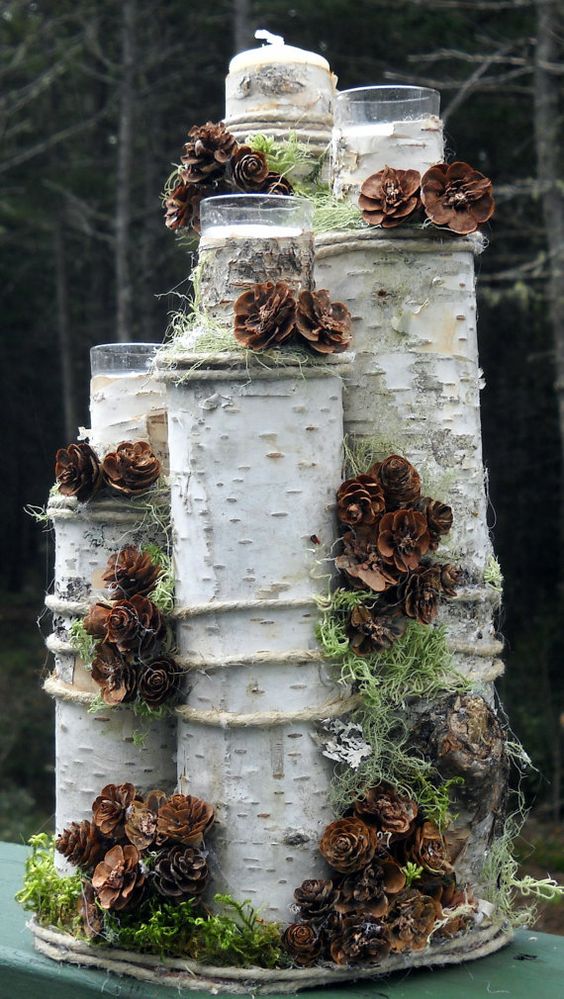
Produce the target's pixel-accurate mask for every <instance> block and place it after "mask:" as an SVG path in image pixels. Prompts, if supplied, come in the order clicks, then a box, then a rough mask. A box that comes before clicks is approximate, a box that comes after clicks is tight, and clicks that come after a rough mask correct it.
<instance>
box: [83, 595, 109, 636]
mask: <svg viewBox="0 0 564 999" xmlns="http://www.w3.org/2000/svg"><path fill="white" fill-rule="evenodd" d="M111 612H112V608H111V607H109V606H108V605H107V604H100V603H98V604H92V606H91V607H89V608H88V611H87V613H86V614H85V616H84V618H83V620H82V625H83V627H84V630H85V632H86V634H87V635H92V638H102V639H103V638H105V637H106V628H107V625H108V618H109V616H110V614H111Z"/></svg>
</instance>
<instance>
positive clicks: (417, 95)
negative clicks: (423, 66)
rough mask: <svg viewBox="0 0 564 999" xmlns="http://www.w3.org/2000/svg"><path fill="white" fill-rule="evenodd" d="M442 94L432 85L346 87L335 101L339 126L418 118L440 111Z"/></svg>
mask: <svg viewBox="0 0 564 999" xmlns="http://www.w3.org/2000/svg"><path fill="white" fill-rule="evenodd" d="M440 106H441V95H440V93H439V91H438V90H431V88H430V87H410V86H403V85H401V86H395V85H390V86H388V85H382V86H377V87H355V88H354V90H343V91H342V92H341V93H340V94H338V95H337V99H336V101H335V127H336V128H347V126H350V125H370V124H377V123H380V122H382V123H384V122H390V121H418V120H420V119H422V118H430V117H431V116H437V117H438V115H439V111H440Z"/></svg>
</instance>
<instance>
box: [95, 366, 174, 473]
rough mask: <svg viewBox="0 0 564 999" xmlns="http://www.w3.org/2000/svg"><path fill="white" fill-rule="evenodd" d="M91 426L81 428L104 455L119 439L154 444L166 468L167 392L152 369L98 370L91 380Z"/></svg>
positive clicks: (153, 446) (155, 450)
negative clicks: (102, 371) (86, 428)
mask: <svg viewBox="0 0 564 999" xmlns="http://www.w3.org/2000/svg"><path fill="white" fill-rule="evenodd" d="M90 423H91V426H90V429H88V430H85V429H83V430H82V436H83V437H87V438H88V440H89V442H90V444H91V446H92V447H93V448H94V450H95V451H96V453H97V454H98V455H100V456H103V455H105V454H107V453H108V451H112V450H113V449H114V448H115V447H116V445H117V444H119V443H120V441H130V440H136V441H139V440H142V441H147V443H148V444H150V445H151V448H152V450H153V451H154V453H155V454H156V456H157V458H158V459H159V460H160V462H161V464H162V466H163V470H164V471H165V472H166V470H167V468H168V446H167V439H166V435H167V420H166V394H165V387H164V385H163V384H162V383H161V382H159V381H158V380H157V379H156V378H155V377H154V375H153V374H152V373H151V372H150V371H123V372H107V373H104V374H95V375H93V376H92V379H91V382H90Z"/></svg>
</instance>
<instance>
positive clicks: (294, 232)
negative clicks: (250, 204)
mask: <svg viewBox="0 0 564 999" xmlns="http://www.w3.org/2000/svg"><path fill="white" fill-rule="evenodd" d="M302 233H303V229H299V228H298V227H297V226H284V225H260V224H258V223H243V224H241V225H212V226H209V228H207V229H206V232H205V236H204V237H203V239H204V240H205V242H206V243H208V242H209V241H210V240H224V239H289V238H290V239H295V238H296V237H297V236H301V235H302Z"/></svg>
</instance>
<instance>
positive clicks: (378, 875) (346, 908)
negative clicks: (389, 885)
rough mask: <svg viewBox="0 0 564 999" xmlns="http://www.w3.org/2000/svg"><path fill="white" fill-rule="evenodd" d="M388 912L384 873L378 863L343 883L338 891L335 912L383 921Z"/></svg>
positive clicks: (370, 865)
mask: <svg viewBox="0 0 564 999" xmlns="http://www.w3.org/2000/svg"><path fill="white" fill-rule="evenodd" d="M387 911H388V900H387V898H386V888H385V882H384V872H383V871H382V869H381V868H380V867H378V865H377V864H376V863H372V864H369V865H368V867H365V868H364V870H362V871H360V872H358V873H357V874H353V875H351V876H350V877H348V878H345V879H344V881H341V883H340V885H339V887H338V889H337V898H336V900H335V912H338V913H340V914H341V915H344V916H346V915H351V914H352V913H356V914H357V915H358V916H361V915H362V916H363V917H365V918H367V917H370V918H371V919H381V918H383V917H384V916H385V915H386V913H387Z"/></svg>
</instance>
